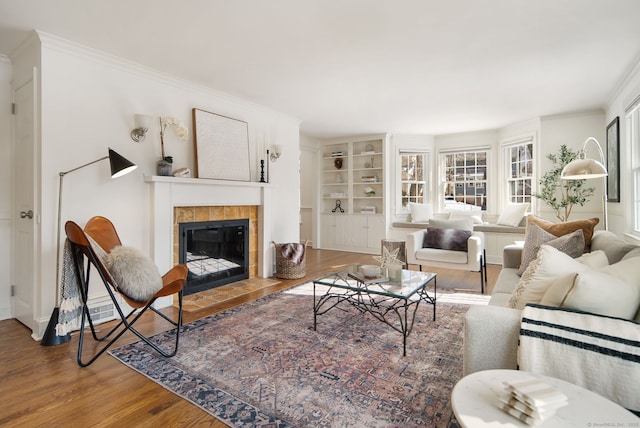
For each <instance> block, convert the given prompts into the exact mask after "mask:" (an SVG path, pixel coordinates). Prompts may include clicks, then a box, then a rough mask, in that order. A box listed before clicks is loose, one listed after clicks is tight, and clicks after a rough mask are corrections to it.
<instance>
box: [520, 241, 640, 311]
mask: <svg viewBox="0 0 640 428" xmlns="http://www.w3.org/2000/svg"><path fill="white" fill-rule="evenodd" d="M638 278H640V263H637V260H635V259H634V258H631V259H627V260H623V261H620V262H618V263H616V264H613V265H608V266H605V267H603V268H600V269H592V268H590V267H589V266H587V265H585V264H583V263H580V262H579V261H578V260H577V259H572V258H571V257H569V256H568V255H566V254H564V253H563V252H561V251H558V250H556V249H555V248H553V247H550V246H547V245H542V246H541V247H540V251H539V252H538V257H537V259H536V260H535V261H534V262H532V263H531V264H530V265H529V267H528V268H527V270H526V271H525V273H524V274H523V275H522V278H521V280H520V282H519V283H518V285H517V286H516V288H515V290H514V291H513V294H512V295H511V298H510V300H509V307H512V308H516V309H523V308H524V306H525V305H526V304H527V303H534V304H537V303H542V304H546V305H560V306H562V307H564V308H572V309H579V310H583V311H588V312H592V313H597V314H601V315H607V316H614V317H620V318H626V319H631V318H633V317H634V316H635V315H636V312H637V311H638V307H639V306H640V281H639V280H638ZM543 302H544V303H543Z"/></svg>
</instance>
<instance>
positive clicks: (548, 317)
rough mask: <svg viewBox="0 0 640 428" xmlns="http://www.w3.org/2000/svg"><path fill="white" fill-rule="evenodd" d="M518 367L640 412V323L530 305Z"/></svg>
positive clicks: (524, 312)
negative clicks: (556, 379) (573, 385)
mask: <svg viewBox="0 0 640 428" xmlns="http://www.w3.org/2000/svg"><path fill="white" fill-rule="evenodd" d="M603 298H606V296H603ZM518 365H519V369H520V370H525V371H528V372H533V373H539V374H544V375H547V376H551V377H555V378H558V379H563V380H566V381H567V382H571V383H573V384H575V385H579V386H582V387H583V388H586V389H588V390H590V391H593V392H595V393H597V394H599V395H602V396H603V397H606V398H608V399H609V400H611V401H613V402H615V403H618V404H620V405H621V406H623V407H625V408H627V409H629V410H631V411H633V412H634V413H636V414H637V412H640V393H638V391H639V388H640V386H639V385H640V324H638V323H636V322H634V321H630V320H625V319H620V318H610V317H606V316H602V315H595V314H590V313H586V312H581V311H575V310H570V309H564V308H555V307H547V306H541V305H527V306H526V307H525V308H524V310H523V311H522V323H521V329H520V343H519V346H518Z"/></svg>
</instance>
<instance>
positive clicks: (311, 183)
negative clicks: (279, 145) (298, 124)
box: [300, 135, 320, 245]
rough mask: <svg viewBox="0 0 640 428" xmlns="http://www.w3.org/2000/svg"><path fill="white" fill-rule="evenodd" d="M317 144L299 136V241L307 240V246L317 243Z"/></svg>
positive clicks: (310, 139)
mask: <svg viewBox="0 0 640 428" xmlns="http://www.w3.org/2000/svg"><path fill="white" fill-rule="evenodd" d="M319 144H320V140H319V139H317V138H313V137H309V136H305V135H300V239H301V240H309V241H310V242H309V245H313V244H314V243H315V242H318V235H317V232H318V230H317V225H316V218H317V216H316V210H317V209H318V208H317V207H318V204H317V200H316V195H317V193H318V180H319V172H318V154H319Z"/></svg>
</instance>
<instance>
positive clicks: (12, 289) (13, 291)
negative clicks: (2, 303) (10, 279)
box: [11, 285, 16, 297]
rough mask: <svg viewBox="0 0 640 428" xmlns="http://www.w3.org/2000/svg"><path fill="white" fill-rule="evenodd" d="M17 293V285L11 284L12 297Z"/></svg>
mask: <svg viewBox="0 0 640 428" xmlns="http://www.w3.org/2000/svg"><path fill="white" fill-rule="evenodd" d="M15 295H16V286H15V285H12V286H11V297H13V296H15Z"/></svg>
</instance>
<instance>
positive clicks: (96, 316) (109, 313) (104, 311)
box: [89, 303, 115, 322]
mask: <svg viewBox="0 0 640 428" xmlns="http://www.w3.org/2000/svg"><path fill="white" fill-rule="evenodd" d="M89 313H90V314H91V319H92V320H93V321H94V322H105V321H110V320H112V319H114V318H115V308H114V306H113V303H107V304H102V305H100V306H93V307H91V306H89Z"/></svg>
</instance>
